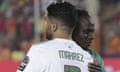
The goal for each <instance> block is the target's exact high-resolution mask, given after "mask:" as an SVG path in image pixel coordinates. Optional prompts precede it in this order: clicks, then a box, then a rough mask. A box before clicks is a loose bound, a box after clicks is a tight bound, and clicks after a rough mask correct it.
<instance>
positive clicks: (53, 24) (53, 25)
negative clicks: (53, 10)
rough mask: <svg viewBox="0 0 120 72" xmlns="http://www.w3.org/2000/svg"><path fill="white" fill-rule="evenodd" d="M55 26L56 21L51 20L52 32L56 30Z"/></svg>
mask: <svg viewBox="0 0 120 72" xmlns="http://www.w3.org/2000/svg"><path fill="white" fill-rule="evenodd" d="M57 26H58V24H57V22H56V21H53V22H52V25H51V29H52V31H53V32H55V31H56V30H57V28H58V27H57Z"/></svg>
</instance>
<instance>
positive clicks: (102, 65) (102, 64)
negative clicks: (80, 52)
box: [87, 48, 106, 72]
mask: <svg viewBox="0 0 120 72" xmlns="http://www.w3.org/2000/svg"><path fill="white" fill-rule="evenodd" d="M87 51H88V52H89V53H90V54H91V55H92V56H94V57H95V58H96V60H97V61H98V63H99V64H100V65H101V67H102V69H103V71H104V72H106V70H105V66H104V63H103V60H102V58H101V56H100V55H99V54H98V53H97V52H96V51H94V50H93V49H91V48H89V49H88V50H87Z"/></svg>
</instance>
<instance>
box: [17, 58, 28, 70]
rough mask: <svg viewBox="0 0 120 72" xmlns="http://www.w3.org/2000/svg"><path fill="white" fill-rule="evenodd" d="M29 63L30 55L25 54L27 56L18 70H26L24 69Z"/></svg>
mask: <svg viewBox="0 0 120 72" xmlns="http://www.w3.org/2000/svg"><path fill="white" fill-rule="evenodd" d="M28 63H29V57H28V56H25V58H24V59H23V61H22V63H21V65H20V66H19V67H18V70H20V71H24V69H25V67H26V66H27V64H28Z"/></svg>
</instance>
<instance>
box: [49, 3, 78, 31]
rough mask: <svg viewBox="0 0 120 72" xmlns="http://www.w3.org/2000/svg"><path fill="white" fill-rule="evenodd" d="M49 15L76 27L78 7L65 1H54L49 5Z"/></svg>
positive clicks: (68, 25)
mask: <svg viewBox="0 0 120 72" xmlns="http://www.w3.org/2000/svg"><path fill="white" fill-rule="evenodd" d="M47 11H48V17H49V18H55V19H57V20H59V21H61V22H62V23H63V24H64V26H67V27H69V28H70V29H71V28H74V27H75V25H76V22H77V11H76V8H75V7H74V6H73V5H72V4H70V3H68V2H64V1H59V2H56V3H52V4H50V5H49V6H48V7H47Z"/></svg>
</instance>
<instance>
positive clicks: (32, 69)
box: [17, 38, 93, 72]
mask: <svg viewBox="0 0 120 72" xmlns="http://www.w3.org/2000/svg"><path fill="white" fill-rule="evenodd" d="M89 62H93V58H92V56H91V55H90V54H89V53H88V52H86V51H84V50H83V49H82V48H81V47H80V46H78V45H77V44H76V43H75V42H74V41H72V40H67V39H59V38H56V39H54V40H51V41H48V42H45V43H41V44H38V45H33V46H32V47H31V49H30V51H29V52H28V54H27V56H26V58H25V59H24V60H23V63H22V64H21V65H20V67H19V68H18V70H17V72H88V63H89Z"/></svg>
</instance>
